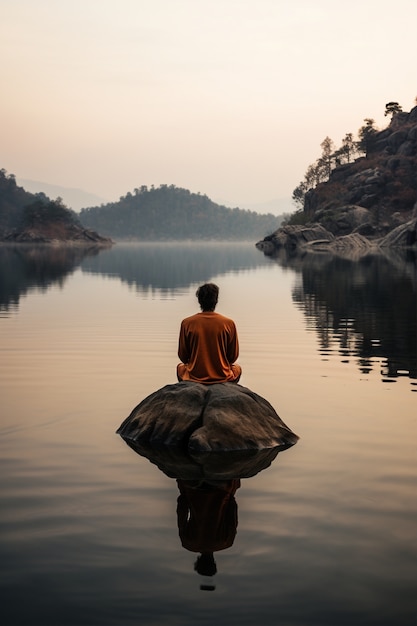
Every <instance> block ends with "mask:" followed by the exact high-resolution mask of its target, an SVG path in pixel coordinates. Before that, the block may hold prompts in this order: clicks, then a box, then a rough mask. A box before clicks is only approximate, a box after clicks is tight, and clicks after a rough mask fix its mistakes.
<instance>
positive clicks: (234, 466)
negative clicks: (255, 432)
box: [125, 439, 290, 481]
mask: <svg viewBox="0 0 417 626" xmlns="http://www.w3.org/2000/svg"><path fill="white" fill-rule="evenodd" d="M125 441H126V443H127V444H128V445H129V446H130V447H131V448H132V450H134V451H135V452H137V454H140V456H143V457H145V458H147V459H149V461H150V462H151V463H153V464H154V465H156V466H157V467H158V468H159V469H160V470H161V472H163V473H164V474H165V475H166V476H168V477H169V478H178V479H181V480H214V481H217V480H219V481H222V480H232V479H235V478H251V477H252V476H256V474H259V472H262V470H264V469H266V468H267V467H269V466H270V465H271V463H272V461H274V459H275V458H276V457H277V455H278V453H279V452H282V451H283V450H285V449H286V448H288V447H290V446H277V447H275V448H266V449H265V450H235V451H232V452H227V451H225V452H191V451H187V450H186V449H183V448H180V447H173V446H160V445H159V446H158V445H150V444H149V443H148V444H144V443H141V442H137V441H133V440H129V439H125Z"/></svg>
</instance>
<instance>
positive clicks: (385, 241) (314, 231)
mask: <svg viewBox="0 0 417 626" xmlns="http://www.w3.org/2000/svg"><path fill="white" fill-rule="evenodd" d="M256 247H257V248H258V249H259V250H261V251H262V252H263V253H264V254H265V255H267V256H274V255H275V254H276V253H278V252H279V251H280V250H283V251H285V252H287V253H302V254H305V253H332V254H337V255H338V256H345V257H349V258H360V257H362V256H365V255H366V254H369V253H378V252H382V251H383V250H384V249H387V248H400V249H404V250H411V251H414V252H417V217H413V218H412V219H411V220H409V221H408V222H405V223H404V224H400V225H399V226H397V227H396V228H394V229H393V230H392V231H390V232H389V233H387V234H386V235H384V236H383V237H379V238H373V239H370V238H368V237H366V236H365V235H362V234H360V232H357V231H355V232H352V233H349V234H347V235H341V236H337V235H334V234H333V233H332V232H330V231H329V230H327V229H326V228H325V227H324V226H323V225H322V224H307V225H305V226H301V225H288V226H284V227H282V228H280V229H278V230H277V231H276V232H275V233H273V234H272V235H269V236H267V237H265V238H264V239H263V240H262V241H258V242H257V243H256Z"/></svg>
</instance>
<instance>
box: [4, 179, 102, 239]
mask: <svg viewBox="0 0 417 626" xmlns="http://www.w3.org/2000/svg"><path fill="white" fill-rule="evenodd" d="M0 242H8V243H52V242H71V243H76V244H80V245H84V244H87V245H92V244H94V245H99V246H102V245H106V246H107V245H111V241H110V240H109V239H106V238H104V237H101V236H100V235H99V234H98V233H96V232H93V231H91V230H87V229H85V228H83V227H82V225H81V224H80V222H79V220H78V217H77V215H76V214H75V213H74V211H71V209H68V208H67V207H66V206H65V205H64V204H63V203H62V201H61V200H60V198H57V199H56V200H50V199H49V198H48V197H47V196H46V195H45V194H43V193H37V194H32V193H29V192H28V191H25V189H23V187H19V186H18V185H17V184H16V179H15V177H14V175H13V174H9V175H8V174H7V172H6V170H5V169H1V170H0Z"/></svg>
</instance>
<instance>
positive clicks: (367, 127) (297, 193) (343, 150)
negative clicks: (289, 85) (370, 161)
mask: <svg viewBox="0 0 417 626" xmlns="http://www.w3.org/2000/svg"><path fill="white" fill-rule="evenodd" d="M416 100H417V98H416ZM401 112H402V107H401V106H400V104H398V102H388V103H387V104H386V105H385V112H384V115H385V116H389V115H390V116H391V117H393V116H394V115H397V114H398V113H401ZM364 122H365V124H364V125H363V126H361V128H360V129H359V130H358V138H357V140H355V139H354V136H353V133H346V135H345V136H344V138H343V139H342V145H341V146H339V147H338V148H337V147H336V146H335V144H334V142H333V141H332V139H330V137H325V139H323V141H322V142H321V144H320V147H321V149H322V153H321V155H320V157H319V158H318V159H317V160H316V161H315V162H314V163H312V164H311V165H309V166H308V168H307V171H306V173H305V175H304V179H303V180H302V181H301V182H300V183H299V184H298V185H297V187H296V188H295V189H294V191H293V192H292V200H293V202H294V204H295V205H296V206H299V207H301V209H300V210H302V207H303V206H304V198H305V195H306V193H307V192H308V191H309V190H310V189H314V187H317V185H318V184H320V183H323V182H326V181H327V180H329V178H330V174H331V171H332V170H333V169H334V168H336V167H339V166H341V165H344V164H346V163H350V162H351V161H352V160H353V159H354V158H356V157H357V156H362V155H364V156H367V155H368V154H369V152H370V151H371V150H372V146H373V143H374V140H375V136H376V135H377V133H378V132H379V130H378V129H377V128H376V126H375V120H373V119H372V118H370V117H367V118H365V119H364Z"/></svg>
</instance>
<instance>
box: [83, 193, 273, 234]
mask: <svg viewBox="0 0 417 626" xmlns="http://www.w3.org/2000/svg"><path fill="white" fill-rule="evenodd" d="M80 220H81V222H82V224H83V225H84V226H85V227H86V228H90V229H93V230H96V231H97V232H99V233H101V234H103V235H106V236H109V237H112V238H113V239H125V240H126V239H137V240H148V241H152V240H154V241H157V240H175V239H180V240H184V239H215V240H221V239H226V240H242V239H248V238H249V239H253V238H256V237H264V236H265V235H266V234H268V233H270V232H272V231H274V230H276V229H277V228H278V226H279V221H280V220H279V218H278V217H277V216H275V215H272V214H270V213H269V214H259V213H256V212H255V211H249V210H246V209H239V208H233V209H231V208H227V207H225V206H222V205H218V204H216V203H215V202H213V201H212V200H210V199H209V198H208V197H207V196H206V195H202V194H200V193H192V192H190V191H189V190H188V189H183V188H180V187H176V186H175V185H160V186H159V187H157V188H156V187H154V186H151V187H150V188H148V187H147V186H146V185H142V186H141V187H137V188H135V189H134V190H133V193H132V192H128V193H127V194H126V195H125V196H122V197H121V198H120V199H119V201H118V202H110V203H108V204H102V205H101V206H96V207H90V208H86V209H82V210H81V212H80Z"/></svg>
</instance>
